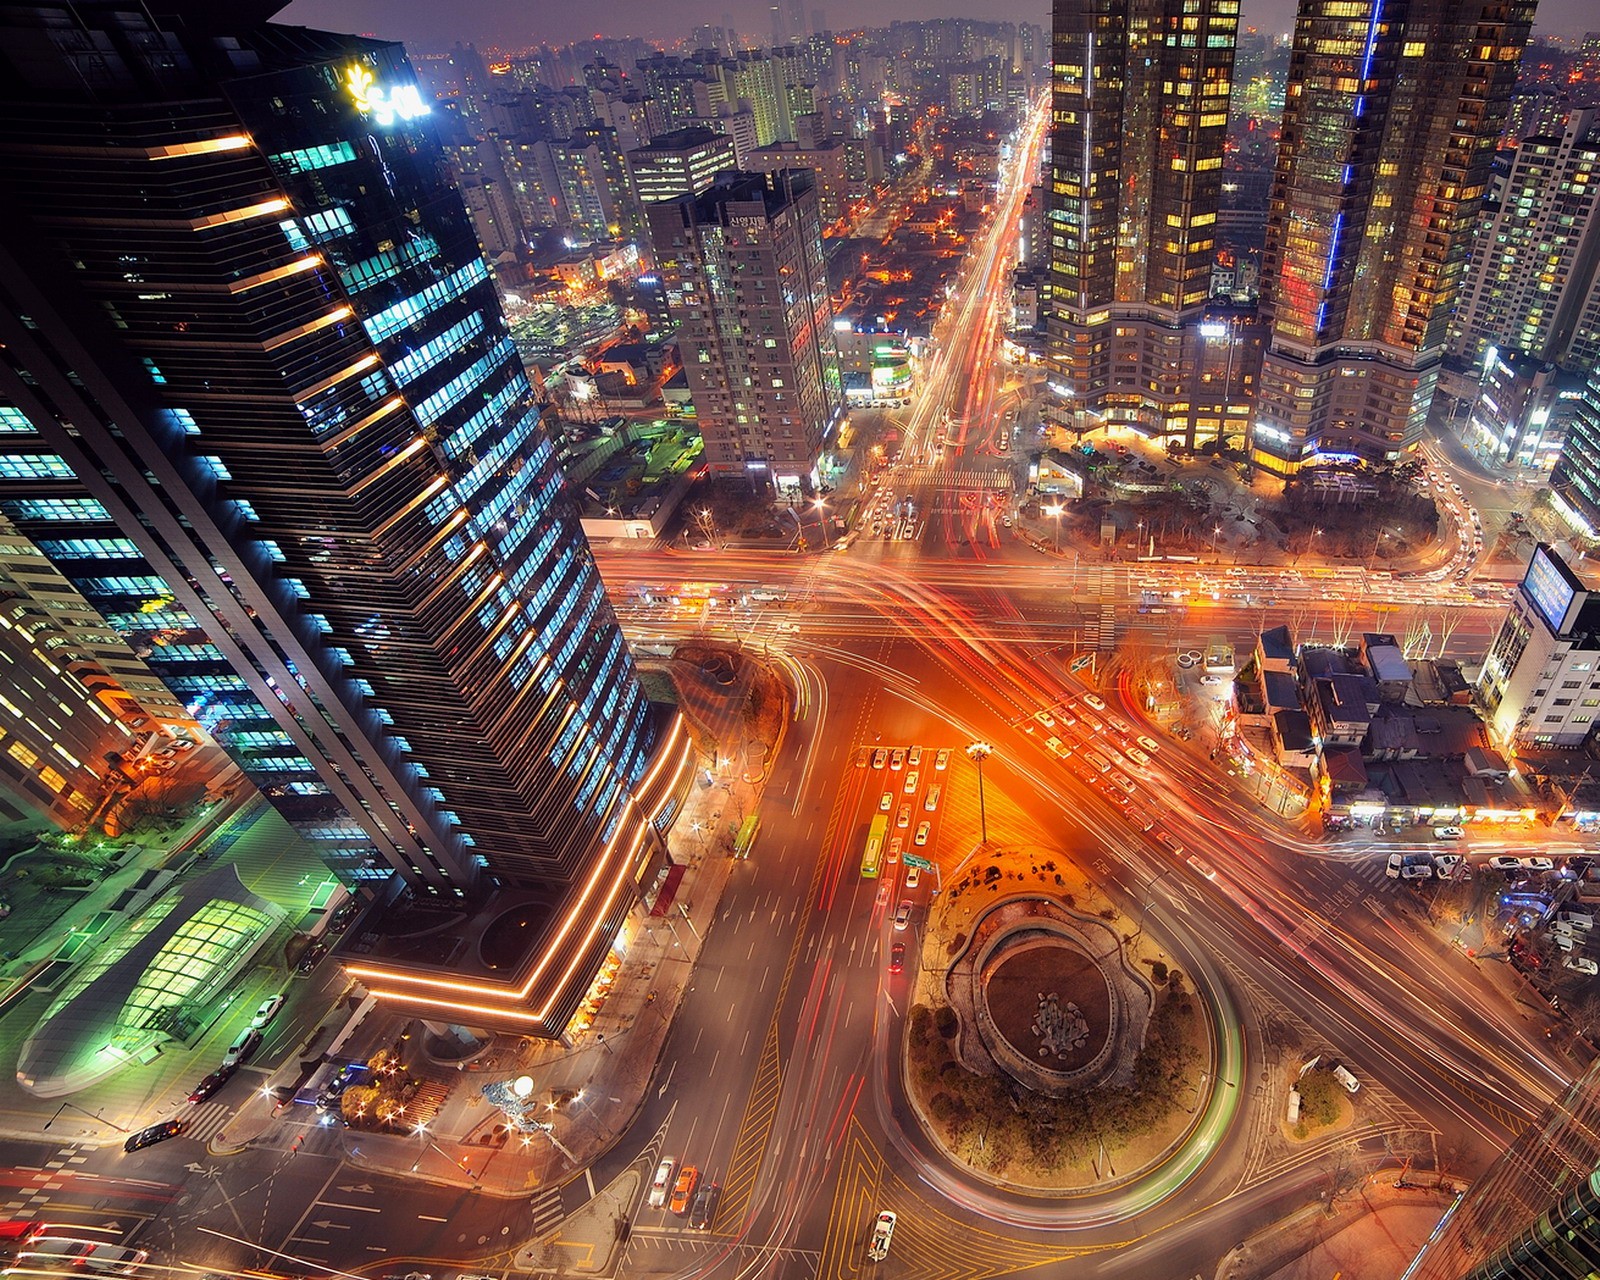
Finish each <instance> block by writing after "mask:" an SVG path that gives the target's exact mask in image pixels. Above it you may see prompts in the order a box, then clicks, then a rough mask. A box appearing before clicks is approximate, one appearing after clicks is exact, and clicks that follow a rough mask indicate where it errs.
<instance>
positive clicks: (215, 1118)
mask: <svg viewBox="0 0 1600 1280" xmlns="http://www.w3.org/2000/svg"><path fill="white" fill-rule="evenodd" d="M233 1114H234V1109H233V1108H232V1107H230V1106H229V1105H228V1104H227V1103H226V1102H202V1103H201V1104H200V1105H199V1106H198V1107H195V1108H193V1109H192V1110H191V1111H190V1112H189V1115H188V1117H187V1119H188V1121H189V1132H188V1133H186V1134H185V1135H184V1136H185V1137H187V1138H191V1139H193V1140H194V1141H195V1142H209V1141H210V1140H211V1139H212V1138H214V1137H216V1136H217V1134H219V1133H221V1132H222V1131H223V1130H224V1129H225V1128H227V1125H228V1121H230V1120H232V1119H233Z"/></svg>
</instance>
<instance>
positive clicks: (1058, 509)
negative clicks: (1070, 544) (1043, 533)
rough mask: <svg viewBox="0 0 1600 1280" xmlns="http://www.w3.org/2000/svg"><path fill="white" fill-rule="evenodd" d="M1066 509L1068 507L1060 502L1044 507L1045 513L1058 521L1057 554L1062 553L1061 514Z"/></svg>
mask: <svg viewBox="0 0 1600 1280" xmlns="http://www.w3.org/2000/svg"><path fill="white" fill-rule="evenodd" d="M1065 511H1066V508H1065V507H1064V506H1062V505H1061V504H1060V503H1059V502H1056V503H1052V504H1051V505H1050V506H1048V507H1046V508H1045V509H1044V513H1045V515H1047V516H1049V517H1050V518H1051V519H1052V520H1054V521H1055V522H1056V554H1057V555H1060V554H1061V516H1062V513H1063V512H1065Z"/></svg>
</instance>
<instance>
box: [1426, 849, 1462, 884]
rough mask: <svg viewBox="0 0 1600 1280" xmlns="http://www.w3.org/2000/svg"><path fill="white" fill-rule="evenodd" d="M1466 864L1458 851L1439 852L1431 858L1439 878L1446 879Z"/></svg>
mask: <svg viewBox="0 0 1600 1280" xmlns="http://www.w3.org/2000/svg"><path fill="white" fill-rule="evenodd" d="M1465 864H1466V859H1465V858H1463V857H1462V856H1461V855H1460V854H1459V853H1441V854H1440V855H1439V856H1438V857H1437V858H1435V859H1434V860H1433V869H1434V871H1435V872H1436V873H1437V874H1438V875H1439V877H1440V878H1441V879H1445V880H1448V879H1449V878H1450V877H1451V876H1453V875H1455V873H1456V872H1457V871H1458V870H1459V869H1460V868H1461V867H1462V866H1464V865H1465Z"/></svg>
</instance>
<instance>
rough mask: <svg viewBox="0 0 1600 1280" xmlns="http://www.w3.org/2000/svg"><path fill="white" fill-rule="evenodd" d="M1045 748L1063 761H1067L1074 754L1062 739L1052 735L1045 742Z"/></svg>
mask: <svg viewBox="0 0 1600 1280" xmlns="http://www.w3.org/2000/svg"><path fill="white" fill-rule="evenodd" d="M1044 746H1045V750H1046V751H1048V752H1049V753H1050V754H1051V755H1053V756H1058V757H1060V758H1061V759H1063V760H1065V759H1066V758H1067V757H1068V756H1069V755H1071V754H1072V752H1071V750H1070V749H1069V748H1068V747H1067V744H1066V743H1064V742H1063V741H1061V739H1060V738H1057V737H1055V736H1054V735H1051V736H1050V737H1048V738H1046V739H1045V740H1044Z"/></svg>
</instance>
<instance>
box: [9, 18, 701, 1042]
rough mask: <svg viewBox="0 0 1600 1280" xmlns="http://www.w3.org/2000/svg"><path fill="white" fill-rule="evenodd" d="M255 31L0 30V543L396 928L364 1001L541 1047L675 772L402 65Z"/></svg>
mask: <svg viewBox="0 0 1600 1280" xmlns="http://www.w3.org/2000/svg"><path fill="white" fill-rule="evenodd" d="M276 8H277V5H276V4H275V3H273V0H265V3H263V4H261V5H258V6H254V7H246V8H245V9H244V10H243V11H242V12H241V11H240V9H239V8H238V7H237V6H235V7H231V8H227V9H219V8H217V7H216V6H213V5H210V4H207V3H203V2H202V0H165V2H160V3H156V4H153V5H150V6H145V7H142V8H138V9H134V10H129V9H127V8H126V7H124V6H120V5H118V4H116V3H114V0H107V2H105V3H97V2H96V0H88V2H87V3H84V2H79V3H73V4H71V5H70V6H69V5H67V4H50V3H45V4H37V5H28V6H14V7H13V6H7V7H5V8H3V9H0V24H3V27H0V68H3V70H4V78H3V83H0V156H3V159H4V165H5V170H6V174H7V180H8V190H7V197H8V198H7V200H6V202H5V205H4V208H3V210H0V219H3V222H0V341H3V343H4V345H5V350H6V354H7V359H6V360H5V361H4V362H3V363H0V402H4V404H5V410H6V412H5V413H4V421H5V422H6V423H7V424H8V426H7V429H6V432H5V434H4V435H0V512H3V513H4V514H5V515H6V516H7V517H8V518H10V519H11V520H13V521H14V522H15V523H16V524H17V525H18V527H19V528H20V529H21V530H22V531H23V532H24V533H26V534H27V535H28V536H29V537H30V538H32V539H33V540H34V541H35V542H36V543H37V544H38V545H39V546H40V547H41V549H43V550H44V551H45V552H46V554H47V555H49V556H50V558H51V559H52V560H53V561H54V562H55V564H56V565H57V566H58V567H59V568H60V569H61V571H62V572H63V574H64V575H65V576H66V577H67V578H68V579H69V580H70V581H72V583H73V584H74V586H75V587H76V588H77V589H78V590H79V591H80V592H81V593H82V594H83V595H84V596H85V598H87V599H88V600H89V601H90V602H91V603H92V604H94V606H95V607H96V608H97V609H99V610H100V612H101V614H102V615H103V616H104V618H105V619H106V620H107V622H108V623H109V624H110V625H111V626H112V627H113V628H114V629H115V630H116V631H118V632H119V633H120V634H122V635H123V636H124V637H126V638H127V639H128V640H129V641H130V643H131V644H132V645H133V647H134V648H135V649H136V650H137V651H139V652H140V653H141V654H144V655H146V660H147V662H148V663H149V664H150V666H151V667H152V669H154V670H155V671H157V672H158V673H159V674H160V675H161V676H162V678H163V679H164V680H165V682H166V684H167V686H168V688H170V689H171V690H172V691H173V692H174V693H175V694H177V695H178V696H179V697H180V698H182V699H183V700H184V702H185V703H186V704H187V706H188V707H189V708H190V710H191V712H192V714H194V715H195V716H196V717H197V718H198V719H199V720H200V721H201V723H203V724H204V725H205V726H206V727H207V728H209V729H210V731H211V732H212V733H213V734H214V735H215V737H216V738H217V740H218V741H219V742H220V743H221V744H222V746H223V747H224V748H225V749H226V750H227V751H228V752H229V753H230V755H231V756H232V757H233V758H234V759H235V760H236V761H237V762H238V763H239V765H240V767H241V768H242V769H243V770H244V771H245V773H246V774H247V775H248V776H249V777H250V778H251V779H252V780H253V781H254V782H255V783H256V785H257V786H259V787H260V788H261V789H262V791H263V792H264V793H265V794H266V795H267V796H268V797H269V798H270V799H271V801H272V803H273V804H274V805H275V806H276V807H277V808H278V809H279V810H280V811H282V812H283V813H284V815H285V816H286V817H287V818H288V819H289V821H290V822H291V823H292V824H293V825H294V826H295V827H296V829H297V830H298V831H299V832H300V833H301V834H302V835H304V836H305V837H306V838H307V839H308V840H310V841H311V842H312V843H313V844H314V845H315V846H316V847H317V848H318V849H319V850H320V851H321V853H322V855H323V857H324V858H325V860H326V861H327V862H328V864H329V866H330V867H332V868H334V869H335V870H336V871H337V872H338V874H339V875H340V878H341V879H343V880H344V881H345V882H347V883H358V882H361V883H366V884H368V885H369V886H370V887H371V889H372V891H373V892H374V893H375V894H376V895H378V896H379V897H380V898H381V899H383V900H384V901H385V902H386V903H387V904H388V912H387V915H386V916H385V917H384V919H385V920H386V921H387V922H388V923H387V924H380V925H379V926H378V927H375V928H373V929H372V930H370V931H368V932H367V933H366V935H365V936H364V937H363V938H361V939H359V940H356V941H355V942H354V943H351V944H350V945H351V946H352V948H354V947H359V949H360V950H361V951H363V952H364V953H365V954H364V955H363V957H362V960H361V962H360V963H359V964H355V963H352V964H351V965H350V968H351V971H352V972H354V973H357V974H358V976H360V977H361V978H362V980H363V981H365V982H366V984H367V985H368V987H369V988H370V989H371V990H373V991H374V992H375V993H376V994H378V995H379V996H380V997H383V998H388V999H391V1000H395V1001H398V1002H403V1003H405V1004H406V1005H407V1006H408V1007H410V1008H413V1009H414V1010H416V1011H418V1012H422V1013H427V1014H429V1015H431V1016H434V1017H437V1018H438V1019H440V1020H441V1021H463V1022H469V1023H472V1024H475V1025H503V1026H511V1027H516V1028H518V1029H520V1030H524V1031H527V1032H530V1033H535V1034H555V1033H558V1032H559V1031H560V1030H561V1028H562V1026H563V1025H564V1024H565V1022H566V1020H567V1018H568V1017H570V1014H571V1012H572V1010H573V1009H574V1008H575V1007H576V1006H577V1003H578V1001H579V1000H580V999H581V997H582V994H583V991H584V990H585V988H586V987H587V985H588V982H589V980H590V978H591V977H592V975H593V973H594V972H595V970H596V968H597V967H598V966H599V964H600V962H601V961H602V960H603V958H604V955H605V952H606V949H607V947H608V945H609V942H610V939H611V938H612V936H613V935H614V933H615V931H616V930H617V928H618V927H619V925H620V922H621V920H622V919H623V917H624V915H625V913H626V912H627V910H628V908H629V906H630V905H631V902H632V900H633V897H634V896H635V886H636V885H637V883H638V880H639V878H640V877H641V876H642V875H643V874H644V872H645V871H646V869H647V866H648V864H649V863H650V862H651V861H652V860H655V861H657V862H659V861H661V860H663V859H664V858H665V852H664V849H663V846H662V841H661V833H662V830H663V829H664V825H665V823H666V822H667V821H668V819H669V816H670V813H671V811H672V808H673V806H674V796H675V794H676V791H675V786H676V785H680V784H681V783H682V781H683V779H684V776H685V770H686V769H687V767H688V756H687V749H686V744H685V742H684V738H683V735H682V731H681V726H680V724H679V723H678V722H677V721H675V720H669V719H666V718H664V717H663V716H662V715H660V714H659V713H658V712H657V711H656V710H654V709H653V708H652V707H651V705H650V704H649V703H647V702H646V700H645V698H644V696H643V694H642V692H641V690H640V688H639V685H638V682H637V679H636V676H635V672H634V667H633V663H632V659H631V656H630V654H629V652H628V650H627V647H626V646H625V644H624V643H623V640H622V637H621V634H620V632H619V630H618V628H617V624H616V621H615V618H614V616H613V614H612V612H611V609H610V606H609V603H608V602H607V600H606V598H605V594H604V591H603V589H602V587H601V584H600V581H599V576H598V574H597V572H596V569H595V565H594V561H593V559H592V557H591V555H590V552H589V550H588V547H587V545H586V544H585V542H584V540H583V537H582V535H581V533H580V531H579V529H578V525H577V519H576V516H575V514H574V513H573V511H572V510H571V508H570V506H569V503H568V500H567V498H566V496H565V494H564V492H563V477H562V475H561V472H560V470H559V468H558V466H557V463H556V458H555V453H554V450H553V448H552V446H551V443H550V441H549V440H548V439H546V437H545V436H544V434H543V432H542V429H541V427H540V424H539V415H538V407H537V405H536V404H535V403H534V402H533V395H532V391H531V388H530V386H529V383H528V380H527V376H526V374H525V373H524V371H523V369H522V366H521V364H520V363H519V361H518V359H517V357H516V353H515V349H514V347H513V346H512V343H511V341H510V338H509V335H508V333H507V331H506V327H505V323H504V320H503V318H502V316H501V313H500V308H499V304H498V300H497V298H496V296H495V292H494V288H493V285H492V283H491V282H490V280H489V276H488V272H487V270H486V268H485V266H484V264H483V261H482V259H481V257H480V256H479V252H478V246H477V243H476V241H475V239H474V236H473V228H472V223H471V221H470V219H469V218H468V215H467V211H466V209H465V207H464V206H463V204H462V201H461V199H460V197H459V196H458V195H457V194H456V192H455V191H454V190H453V189H452V188H451V186H450V185H449V182H448V180H447V178H446V176H445V175H446V169H445V166H444V162H443V156H442V153H441V151H440V147H439V144H438V142H437V140H436V139H435V137H434V135H433V133H432V131H431V129H430V128H429V124H428V120H427V116H428V106H427V104H426V103H425V101H424V100H423V98H422V96H421V94H420V93H419V92H418V89H417V86H416V82H415V78H414V76H413V74H412V72H411V69H410V67H409V65H408V63H407V61H406V59H405V56H404V53H403V51H402V50H401V49H400V47H399V46H397V45H394V44H390V43H385V42H382V41H378V40H372V39H361V38H355V37H347V36H337V35H331V34H327V33H323V32H316V31H307V30H304V29H301V28H288V27H278V26H274V25H271V24H270V23H268V22H267V21H266V19H267V18H269V17H270V16H271V14H272V12H273V11H274V10H275V9H276ZM509 917H515V922H516V923H515V927H514V928H512V927H509V926H504V925H503V924H500V923H498V922H503V921H504V920H506V919H507V918H509ZM419 931H421V932H426V933H427V935H428V938H429V941H428V944H427V945H426V946H419V945H417V943H416V941H415V935H417V934H418V932H419Z"/></svg>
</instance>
